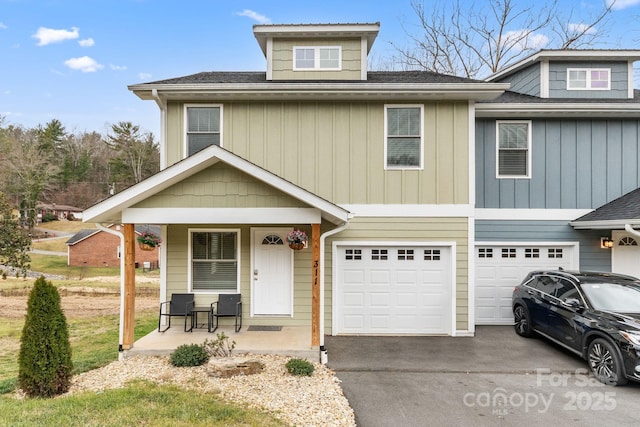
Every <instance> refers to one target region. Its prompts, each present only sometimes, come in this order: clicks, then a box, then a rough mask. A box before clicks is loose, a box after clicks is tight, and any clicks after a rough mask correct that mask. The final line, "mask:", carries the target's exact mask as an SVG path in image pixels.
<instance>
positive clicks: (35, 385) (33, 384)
mask: <svg viewBox="0 0 640 427" xmlns="http://www.w3.org/2000/svg"><path fill="white" fill-rule="evenodd" d="M18 365H19V371H18V385H19V387H20V388H21V389H22V390H23V391H24V392H25V393H26V395H27V396H29V397H53V396H56V395H59V394H62V393H65V392H67V391H68V390H69V386H70V385H71V369H72V363H71V344H70V342H69V331H68V328H67V319H66V317H65V315H64V313H63V312H62V307H61V306H60V294H59V293H58V290H57V289H56V288H55V286H53V284H51V282H48V281H46V280H45V278H44V277H42V276H41V277H40V278H39V279H37V280H36V281H35V283H34V285H33V289H32V290H31V294H30V295H29V301H28V305H27V318H26V320H25V323H24V328H23V329H22V338H21V339H20V353H19V356H18Z"/></svg>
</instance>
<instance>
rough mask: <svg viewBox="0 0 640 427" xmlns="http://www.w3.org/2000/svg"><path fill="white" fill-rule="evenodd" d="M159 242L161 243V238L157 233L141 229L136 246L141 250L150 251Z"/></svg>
mask: <svg viewBox="0 0 640 427" xmlns="http://www.w3.org/2000/svg"><path fill="white" fill-rule="evenodd" d="M160 243H162V240H161V239H160V237H158V236H157V235H155V234H153V233H151V232H149V231H143V232H142V233H141V234H140V235H139V236H138V246H139V247H140V249H142V250H143V251H152V250H154V249H155V248H156V246H158V245H159V244H160Z"/></svg>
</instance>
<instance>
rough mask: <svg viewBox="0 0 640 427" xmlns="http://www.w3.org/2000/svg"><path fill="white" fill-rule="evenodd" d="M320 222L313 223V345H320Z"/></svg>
mask: <svg viewBox="0 0 640 427" xmlns="http://www.w3.org/2000/svg"><path fill="white" fill-rule="evenodd" d="M321 297H322V295H320V224H312V225H311V346H312V347H318V346H319V345H320V298H321Z"/></svg>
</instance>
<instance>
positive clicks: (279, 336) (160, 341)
mask: <svg viewBox="0 0 640 427" xmlns="http://www.w3.org/2000/svg"><path fill="white" fill-rule="evenodd" d="M248 329H249V327H245V326H243V328H242V329H241V330H240V332H238V333H236V332H235V331H234V326H233V325H229V326H226V325H225V326H222V325H221V326H220V327H219V328H218V329H217V330H216V332H214V333H209V332H207V329H206V328H197V329H194V330H193V332H184V331H183V329H182V325H178V324H176V326H173V327H171V328H170V329H169V330H167V331H166V332H158V331H157V330H155V331H153V332H151V333H150V334H148V335H146V336H144V337H142V338H140V339H139V340H137V341H136V342H135V343H134V345H133V347H132V348H131V349H130V350H125V351H124V357H125V358H126V357H129V356H135V355H146V356H166V355H169V354H170V353H171V352H173V351H174V350H175V349H176V348H177V347H178V346H180V345H183V344H202V343H203V342H204V341H205V340H207V339H208V340H215V339H216V338H217V336H216V334H219V333H222V332H224V334H225V335H226V336H228V337H229V343H231V342H233V341H235V343H236V346H235V348H234V349H233V353H234V354H241V353H253V354H280V355H285V356H291V357H299V358H305V359H309V360H311V361H314V362H317V361H319V359H320V353H319V351H320V350H319V347H314V346H311V328H309V327H303V326H283V327H282V329H281V330H279V331H264V330H262V331H250V330H248Z"/></svg>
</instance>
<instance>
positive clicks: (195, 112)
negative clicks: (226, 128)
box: [184, 104, 222, 156]
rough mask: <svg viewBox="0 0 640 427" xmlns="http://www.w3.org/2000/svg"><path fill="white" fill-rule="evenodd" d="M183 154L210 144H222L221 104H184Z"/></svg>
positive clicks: (195, 151) (188, 154)
mask: <svg viewBox="0 0 640 427" xmlns="http://www.w3.org/2000/svg"><path fill="white" fill-rule="evenodd" d="M184 116H185V119H184V121H185V155H186V156H191V155H193V154H195V153H197V152H198V151H200V150H202V149H203V148H207V147H208V146H210V145H219V146H222V105H219V104H215V105H203V104H197V105H196V104H192V105H185V110H184Z"/></svg>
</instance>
